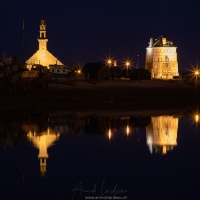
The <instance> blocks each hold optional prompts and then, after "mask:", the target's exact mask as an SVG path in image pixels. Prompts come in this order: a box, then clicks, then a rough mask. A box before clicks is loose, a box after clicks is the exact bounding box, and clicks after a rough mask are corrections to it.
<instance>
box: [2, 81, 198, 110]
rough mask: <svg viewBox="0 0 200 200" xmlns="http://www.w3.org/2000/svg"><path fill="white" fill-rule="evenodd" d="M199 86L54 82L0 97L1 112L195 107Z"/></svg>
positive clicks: (159, 83)
mask: <svg viewBox="0 0 200 200" xmlns="http://www.w3.org/2000/svg"><path fill="white" fill-rule="evenodd" d="M199 90H200V87H199V86H198V87H195V86H194V85H189V84H185V83H184V82H182V81H162V80H148V81H128V80H107V81H98V82H86V81H76V82H65V83H63V82H60V83H59V82H57V83H49V85H48V88H46V89H44V88H42V87H36V88H35V87H32V88H29V89H26V90H23V89H22V88H20V89H17V90H15V91H14V92H12V93H6V94H5V93H2V94H0V103H1V107H0V109H1V110H13V109H15V110H16V109H18V110H20V109H30V110H36V109H37V110H45V109H47V110H50V109H51V110H82V111H94V110H99V111H106V112H109V111H115V110H117V111H124V110H127V111H131V110H141V109H146V110H153V109H159V110H164V109H172V110H175V109H188V108H191V107H194V106H198V105H199V103H200V100H199Z"/></svg>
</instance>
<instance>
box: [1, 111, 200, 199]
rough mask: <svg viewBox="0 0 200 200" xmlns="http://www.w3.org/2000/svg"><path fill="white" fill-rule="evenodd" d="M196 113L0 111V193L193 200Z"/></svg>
mask: <svg viewBox="0 0 200 200" xmlns="http://www.w3.org/2000/svg"><path fill="white" fill-rule="evenodd" d="M199 117H200V116H199V115H197V113H195V112H193V111H191V112H187V113H184V114H183V113H182V114H180V113H178V114H177V113H176V114H174V113H173V114H169V113H168V114H165V113H162V114H159V113H156V114H155V113H152V114H151V113H150V114H147V113H145V112H144V113H140V114H135V113H134V112H133V113H109V114H108V113H101V114H99V113H97V114H95V113H92V114H91V113H90V114H89V113H88V114H85V113H67V112H66V113H62V114H61V113H51V112H49V113H26V112H23V113H22V112H21V113H12V112H10V113H1V122H0V191H1V196H2V198H0V199H58V200H59V199H66V200H68V199H74V200H79V199H81V200H82V199H129V200H134V199H182V198H185V199H196V197H197V196H199V188H200V164H199V163H200V162H199V160H200V131H199V128H200V127H199V126H200V124H199V123H200V121H199Z"/></svg>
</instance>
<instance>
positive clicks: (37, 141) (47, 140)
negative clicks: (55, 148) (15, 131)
mask: <svg viewBox="0 0 200 200" xmlns="http://www.w3.org/2000/svg"><path fill="white" fill-rule="evenodd" d="M59 136H60V134H59V133H56V132H54V131H52V130H51V129H50V128H47V131H44V132H41V133H36V132H35V131H32V130H29V131H28V134H27V137H28V139H29V140H30V141H31V142H32V143H33V144H34V146H35V147H36V148H38V149H39V154H38V158H39V159H40V172H41V174H42V175H45V173H46V165H47V162H46V160H47V158H48V157H49V156H48V153H47V149H48V148H49V147H51V146H52V145H53V144H54V142H55V141H56V140H58V138H59Z"/></svg>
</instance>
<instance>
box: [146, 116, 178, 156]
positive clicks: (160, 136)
mask: <svg viewBox="0 0 200 200" xmlns="http://www.w3.org/2000/svg"><path fill="white" fill-rule="evenodd" d="M177 131H178V118H176V117H174V116H158V117H151V124H149V125H148V126H147V127H146V138H147V145H148V146H149V150H150V152H151V153H153V148H154V149H155V150H156V151H157V152H161V153H162V154H166V153H167V151H168V150H170V149H173V147H174V146H176V145H177Z"/></svg>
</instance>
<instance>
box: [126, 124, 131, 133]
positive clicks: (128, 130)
mask: <svg viewBox="0 0 200 200" xmlns="http://www.w3.org/2000/svg"><path fill="white" fill-rule="evenodd" d="M129 134H130V127H129V125H127V126H126V135H127V136H129Z"/></svg>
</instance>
